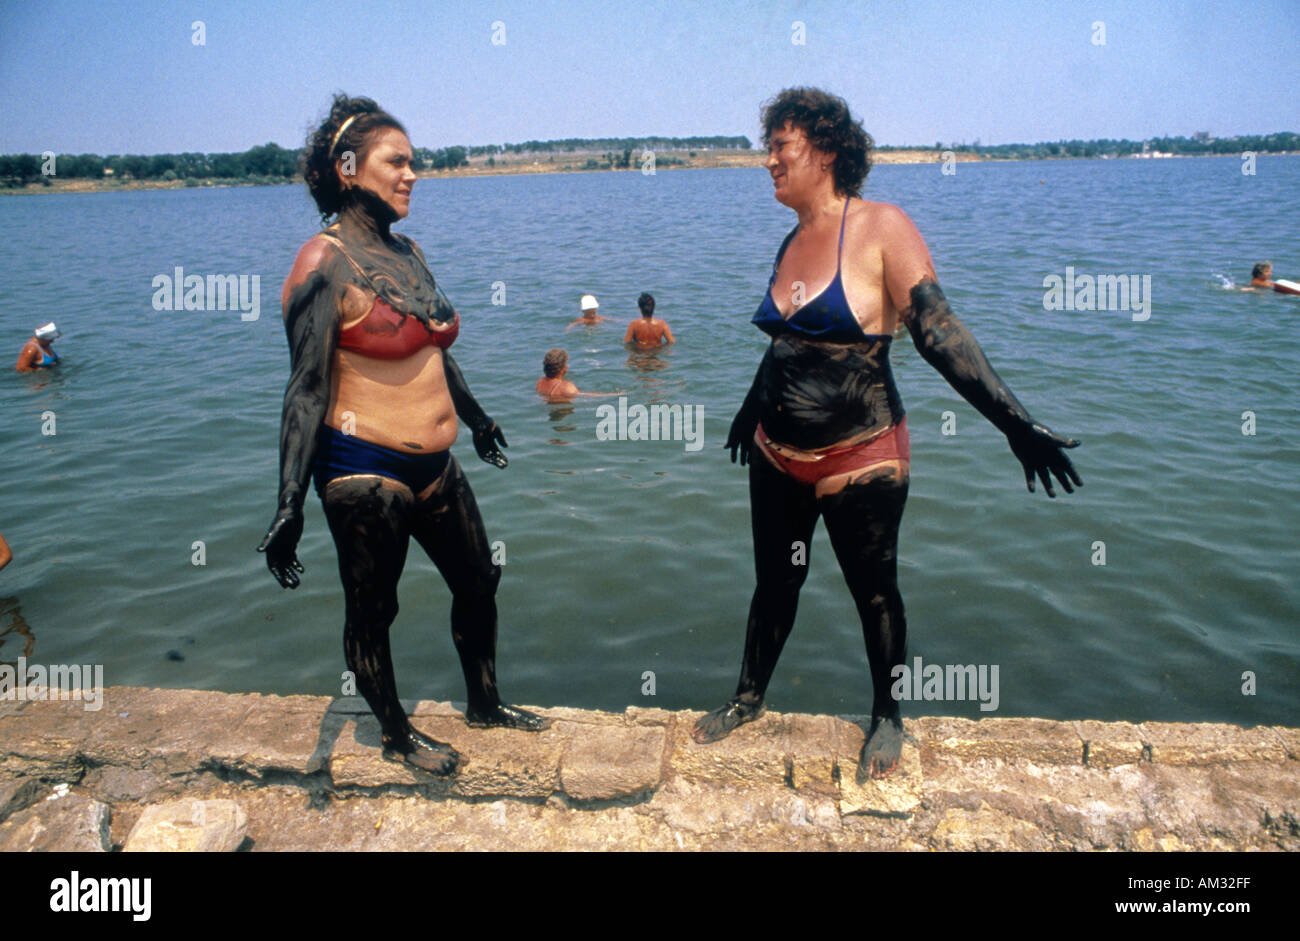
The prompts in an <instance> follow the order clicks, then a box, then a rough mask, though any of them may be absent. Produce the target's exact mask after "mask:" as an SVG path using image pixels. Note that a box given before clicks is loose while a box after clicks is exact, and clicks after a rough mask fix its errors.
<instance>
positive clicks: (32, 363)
mask: <svg viewBox="0 0 1300 941" xmlns="http://www.w3.org/2000/svg"><path fill="white" fill-rule="evenodd" d="M61 335H62V334H60V333H59V328H58V327H56V326H54V322H53V321H51V322H49V323H47V324H43V325H41V326H39V327H37V328H36V329H35V330H34V331H33V332H32V338H31V339H30V340H28V341H27V342H26V343H25V344H23V350H22V352H21V353H19V354H18V363H17V365H16V366H15V367H14V368H15V369H16V370H18V372H35V371H36V370H38V369H41V368H44V367H47V366H56V365H58V362H59V354H58V353H56V352H54V350H53V348H52V347H51V346H50V344H51V343H53V342H54V341H55V340H57V339H58V338H59V337H60V336H61Z"/></svg>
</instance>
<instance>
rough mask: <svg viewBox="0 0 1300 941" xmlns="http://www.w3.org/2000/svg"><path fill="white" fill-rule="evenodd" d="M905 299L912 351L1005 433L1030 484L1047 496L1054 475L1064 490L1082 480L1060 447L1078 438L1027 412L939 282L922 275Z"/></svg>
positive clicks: (1074, 443)
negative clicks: (1040, 487)
mask: <svg viewBox="0 0 1300 941" xmlns="http://www.w3.org/2000/svg"><path fill="white" fill-rule="evenodd" d="M910 300H911V306H910V307H908V308H907V310H905V311H903V312H902V319H903V322H904V323H905V324H907V328H908V330H909V331H911V334H912V342H913V343H915V344H916V349H917V351H918V352H919V353H920V354H921V356H922V358H923V359H924V360H925V361H926V362H927V363H929V364H930V365H931V366H933V367H934V368H935V369H936V370H938V372H939V374H940V375H942V376H943V378H944V379H946V380H948V384H949V385H951V386H952V387H953V388H954V389H956V390H957V392H958V393H960V394H961V397H962V398H964V399H965V400H966V401H967V402H969V403H970V404H971V405H973V406H974V407H975V409H976V411H978V412H979V413H980V414H981V415H983V416H984V417H985V418H987V419H988V420H989V421H990V422H992V423H993V425H994V426H995V427H996V428H997V429H998V430H999V431H1001V432H1002V433H1003V434H1005V435H1006V436H1007V442H1008V443H1009V444H1010V445H1011V450H1012V452H1013V453H1014V454H1015V455H1016V458H1017V459H1018V460H1019V461H1020V464H1021V466H1022V467H1023V468H1024V471H1025V484H1026V486H1028V488H1029V490H1030V491H1031V492H1032V491H1033V489H1034V477H1035V475H1037V477H1038V479H1039V480H1040V481H1042V484H1043V489H1044V490H1046V491H1047V495H1048V496H1049V497H1054V496H1056V493H1055V491H1054V490H1053V488H1052V476H1053V475H1055V477H1056V479H1057V480H1058V481H1059V482H1060V484H1061V486H1062V487H1064V488H1065V492H1066V493H1073V492H1074V487H1075V486H1079V487H1081V486H1083V478H1082V477H1080V476H1079V474H1078V472H1077V471H1075V469H1074V465H1072V464H1071V463H1070V459H1069V458H1068V457H1066V456H1065V454H1064V453H1062V450H1061V449H1062V448H1074V447H1078V445H1079V442H1078V441H1077V440H1075V439H1073V438H1065V437H1062V436H1061V435H1058V434H1056V432H1054V431H1052V430H1051V429H1050V428H1048V427H1046V426H1045V425H1041V424H1039V423H1037V422H1035V421H1034V420H1033V419H1032V418H1030V417H1029V413H1028V412H1027V411H1026V410H1025V407H1024V406H1023V405H1021V404H1020V402H1019V400H1017V399H1016V397H1015V396H1014V395H1012V394H1011V390H1010V389H1009V388H1007V384H1006V383H1005V382H1003V381H1002V378H1001V377H1000V376H999V375H998V374H997V372H995V371H994V369H993V367H992V365H990V364H989V361H988V359H987V358H986V357H985V356H984V351H983V350H981V349H980V345H979V344H978V343H976V342H975V337H974V336H972V335H971V332H970V331H969V330H968V329H966V326H965V325H964V324H963V323H962V322H961V321H960V320H958V319H957V315H956V314H954V313H953V312H952V307H951V306H949V304H948V299H947V298H945V297H944V296H943V291H942V290H940V288H939V285H938V283H936V282H935V281H934V280H933V279H932V278H924V279H922V280H921V281H920V282H918V283H917V284H916V285H915V286H914V287H913V288H912V290H911V295H910Z"/></svg>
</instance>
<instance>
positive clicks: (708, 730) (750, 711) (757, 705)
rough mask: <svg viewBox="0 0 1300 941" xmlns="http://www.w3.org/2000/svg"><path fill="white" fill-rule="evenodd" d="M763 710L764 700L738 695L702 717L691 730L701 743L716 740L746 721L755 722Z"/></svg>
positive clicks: (692, 734) (696, 739) (693, 736)
mask: <svg viewBox="0 0 1300 941" xmlns="http://www.w3.org/2000/svg"><path fill="white" fill-rule="evenodd" d="M763 711H764V706H763V700H761V699H745V698H742V697H740V696H737V697H736V698H735V699H730V700H728V701H727V702H726V704H724V705H721V706H719V707H718V708H717V709H714V710H713V711H712V712H710V713H709V714H708V715H706V716H703V717H701V719H700V721H698V722H696V723H695V728H694V729H693V730H692V731H691V738H693V739H695V741H696V742H698V743H699V744H701V745H707V744H709V742H716V741H718V740H719V739H724V738H726V737H727V736H728V735H730V734H731V733H732V731H733V730H735V729H737V728H739V727H740V726H742V725H744V724H745V723H746V722H753V721H754V720H755V719H757V718H758V717H759V716H761V715H762V714H763Z"/></svg>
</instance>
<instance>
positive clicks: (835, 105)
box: [760, 88, 876, 196]
mask: <svg viewBox="0 0 1300 941" xmlns="http://www.w3.org/2000/svg"><path fill="white" fill-rule="evenodd" d="M760 120H761V121H762V124H763V146H765V147H766V146H767V145H768V144H769V143H770V141H771V137H772V134H773V133H774V132H776V131H779V130H780V129H781V128H783V127H785V125H786V124H787V123H789V124H792V125H793V126H795V127H797V128H799V129H800V130H801V131H803V132H804V133H805V134H807V135H808V140H809V142H810V143H811V144H812V145H813V146H814V147H816V148H817V149H818V150H821V151H824V152H825V153H827V154H833V155H834V157H835V170H834V176H835V192H836V193H837V194H838V195H840V196H861V195H862V184H863V183H865V182H866V179H867V174H868V173H870V172H871V157H872V154H873V153H874V152H875V149H876V144H875V141H873V140H872V139H871V135H870V134H868V133H867V132H866V131H865V130H863V129H862V123H861V122H860V121H855V120H854V119H853V115H851V114H849V106H848V105H847V104H846V103H845V102H844V99H843V98H840V97H838V96H836V95H832V94H830V93H828V92H824V91H822V90H821V89H820V88H785V89H782V90H781V91H780V92H778V93H777V95H776V97H774V98H772V99H771V100H770V101H768V102H766V103H764V105H763V112H762V117H761V119H760Z"/></svg>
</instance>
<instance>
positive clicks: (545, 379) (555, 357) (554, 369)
mask: <svg viewBox="0 0 1300 941" xmlns="http://www.w3.org/2000/svg"><path fill="white" fill-rule="evenodd" d="M568 372H569V354H568V353H566V352H564V350H561V349H553V350H547V351H546V355H545V356H543V357H542V378H540V379H538V380H537V386H536V388H537V394H538V395H540V396H541V397H542V398H544V399H546V401H548V402H569V401H571V400H572V399H574V398H575V397H577V396H580V395H581V396H586V397H588V398H593V399H599V398H603V397H604V396H607V395H622V394H623V393H621V392H579V391H578V387H577V386H576V385H574V384H573V383H572V382H570V381H569V380H568V379H566V378H565V376H566V375H568Z"/></svg>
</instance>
